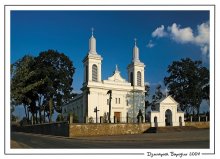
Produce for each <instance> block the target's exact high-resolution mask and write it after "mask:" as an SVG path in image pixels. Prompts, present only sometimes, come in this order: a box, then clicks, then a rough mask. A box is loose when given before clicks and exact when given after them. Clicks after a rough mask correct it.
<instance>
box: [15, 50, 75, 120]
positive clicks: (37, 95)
mask: <svg viewBox="0 0 220 159" xmlns="http://www.w3.org/2000/svg"><path fill="white" fill-rule="evenodd" d="M74 71H75V69H74V67H73V64H72V62H71V61H70V60H69V58H68V57H67V56H66V55H64V54H63V53H59V52H57V51H54V50H48V51H44V52H41V53H40V54H39V56H37V57H32V56H29V55H26V56H24V57H23V58H22V59H20V60H18V61H17V62H16V63H14V64H12V66H11V101H13V102H14V103H15V105H20V104H23V105H25V106H26V107H28V111H30V112H31V113H32V116H37V112H38V113H39V116H41V111H44V121H45V112H46V113H47V116H48V118H49V119H50V118H51V115H52V112H53V110H54V109H55V110H56V111H57V112H58V113H60V112H61V105H62V104H63V103H66V102H68V101H69V100H70V99H71V97H72V96H73V94H71V91H72V81H73V80H72V76H73V74H74ZM49 101H50V102H49ZM25 110H26V109H25ZM26 117H27V113H26ZM35 119H36V122H37V117H36V118H35ZM27 120H28V119H27ZM40 122H41V118H40Z"/></svg>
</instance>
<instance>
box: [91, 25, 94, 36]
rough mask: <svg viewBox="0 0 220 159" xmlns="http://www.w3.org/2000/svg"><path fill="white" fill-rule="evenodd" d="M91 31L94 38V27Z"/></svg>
mask: <svg viewBox="0 0 220 159" xmlns="http://www.w3.org/2000/svg"><path fill="white" fill-rule="evenodd" d="M91 31H92V36H93V32H94V28H93V27H92V28H91Z"/></svg>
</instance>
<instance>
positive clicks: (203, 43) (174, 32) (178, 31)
mask: <svg viewBox="0 0 220 159" xmlns="http://www.w3.org/2000/svg"><path fill="white" fill-rule="evenodd" d="M209 29H210V27H209V22H205V23H202V24H200V25H197V30H194V31H193V29H192V28H191V27H183V28H181V26H180V25H177V24H176V23H173V24H172V25H171V26H168V27H167V30H165V27H164V25H161V27H159V28H157V29H156V30H155V31H154V32H153V33H152V36H153V37H165V36H166V37H169V38H171V39H172V40H174V41H175V42H178V43H181V44H186V43H191V44H194V45H197V46H199V47H200V50H201V52H202V55H203V56H206V57H208V53H209Z"/></svg>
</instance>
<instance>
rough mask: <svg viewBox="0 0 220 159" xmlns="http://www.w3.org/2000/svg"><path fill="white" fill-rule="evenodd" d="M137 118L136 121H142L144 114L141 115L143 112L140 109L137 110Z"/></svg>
mask: <svg viewBox="0 0 220 159" xmlns="http://www.w3.org/2000/svg"><path fill="white" fill-rule="evenodd" d="M140 118H141V121H140ZM137 120H138V123H143V120H144V116H143V114H142V111H141V109H140V110H139V112H138V115H137Z"/></svg>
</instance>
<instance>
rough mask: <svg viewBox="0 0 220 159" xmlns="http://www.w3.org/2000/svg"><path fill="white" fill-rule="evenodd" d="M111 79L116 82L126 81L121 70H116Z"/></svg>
mask: <svg viewBox="0 0 220 159" xmlns="http://www.w3.org/2000/svg"><path fill="white" fill-rule="evenodd" d="M108 80H109V81H114V82H126V80H125V79H124V78H122V77H121V75H120V72H119V71H115V72H114V74H113V75H112V76H111V77H109V78H108Z"/></svg>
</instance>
